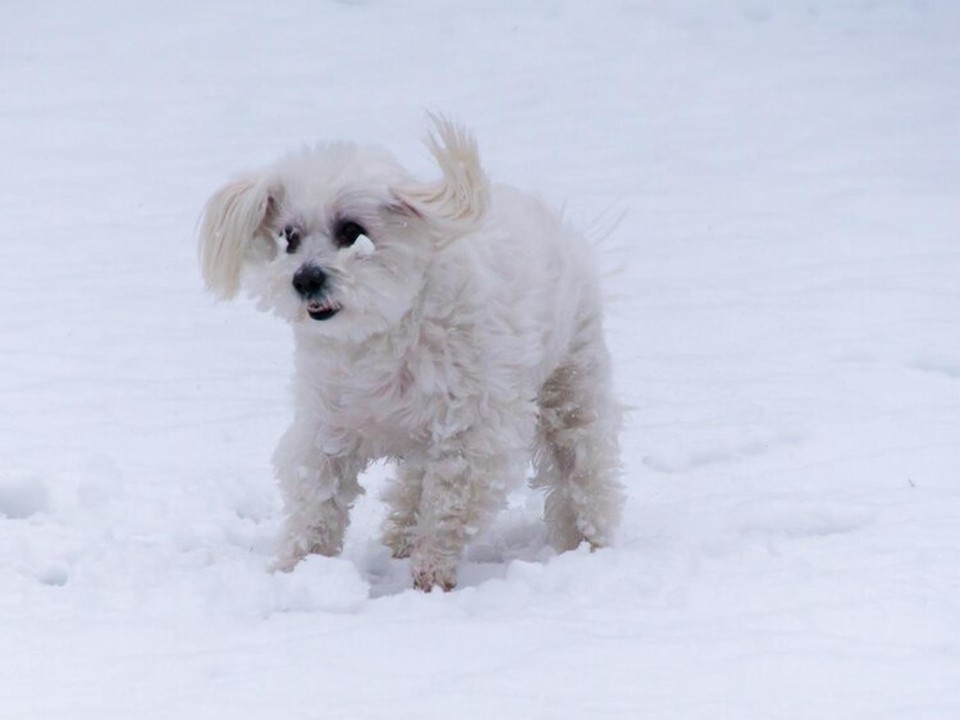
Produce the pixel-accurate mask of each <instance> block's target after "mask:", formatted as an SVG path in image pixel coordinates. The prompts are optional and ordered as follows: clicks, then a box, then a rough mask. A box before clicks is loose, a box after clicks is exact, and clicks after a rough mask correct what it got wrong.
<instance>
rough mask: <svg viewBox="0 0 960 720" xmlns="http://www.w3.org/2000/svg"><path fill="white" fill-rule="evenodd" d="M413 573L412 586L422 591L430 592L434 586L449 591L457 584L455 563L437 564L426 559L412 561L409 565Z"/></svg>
mask: <svg viewBox="0 0 960 720" xmlns="http://www.w3.org/2000/svg"><path fill="white" fill-rule="evenodd" d="M411 573H412V575H413V587H415V588H416V589H417V590H420V591H422V592H430V591H431V590H433V589H434V588H435V587H438V588H440V589H441V590H443V591H444V592H450V591H451V590H453V589H454V588H455V587H456V586H457V567H456V564H453V565H447V564H446V563H444V564H443V565H438V564H436V563H433V562H428V561H419V562H418V561H417V560H416V559H415V560H414V562H413V566H412V567H411Z"/></svg>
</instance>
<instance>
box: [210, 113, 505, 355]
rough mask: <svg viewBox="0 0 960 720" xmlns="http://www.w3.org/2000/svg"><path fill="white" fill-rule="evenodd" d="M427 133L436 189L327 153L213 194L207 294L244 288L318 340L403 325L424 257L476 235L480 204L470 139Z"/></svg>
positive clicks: (383, 165) (297, 158) (302, 156)
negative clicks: (437, 170)
mask: <svg viewBox="0 0 960 720" xmlns="http://www.w3.org/2000/svg"><path fill="white" fill-rule="evenodd" d="M434 123H435V128H436V133H435V134H432V135H431V136H430V137H429V138H428V140H427V145H428V147H429V148H430V151H431V152H432V154H433V156H434V157H435V158H436V160H437V162H438V164H439V166H440V169H441V171H442V173H443V174H442V178H441V179H440V180H439V181H438V182H436V183H430V184H424V183H418V182H416V181H414V180H413V179H412V178H411V177H410V176H409V175H408V174H407V173H406V171H404V170H403V168H401V167H400V166H399V165H398V164H397V163H396V162H395V161H394V160H393V159H392V158H391V157H390V156H389V155H387V154H386V153H384V152H382V151H378V150H375V149H370V148H361V147H356V146H353V145H328V146H320V147H316V148H313V149H305V150H303V151H301V152H299V153H296V154H291V155H289V156H287V157H285V158H283V159H281V160H280V161H279V162H277V163H275V164H274V165H272V166H270V167H268V168H266V169H264V170H262V171H260V172H256V173H254V174H251V175H248V176H246V177H243V178H241V179H238V180H236V181H234V182H232V183H229V184H227V185H226V186H224V187H223V188H221V189H220V190H218V191H217V192H216V193H215V194H214V195H213V197H211V198H210V200H209V201H208V202H207V205H206V207H205V209H204V213H203V218H202V220H201V223H200V264H201V268H202V272H203V278H204V281H205V282H206V285H207V287H208V289H210V290H211V291H212V292H213V293H215V294H216V295H218V296H219V297H221V298H232V297H234V296H235V295H236V294H237V292H238V290H239V289H240V287H241V285H244V286H246V287H247V288H248V289H249V290H250V292H251V293H252V294H253V295H254V296H256V297H257V298H258V300H259V306H260V307H261V308H263V309H269V310H273V311H274V312H276V313H277V314H279V315H280V316H282V317H284V318H285V319H287V320H289V321H290V322H292V323H295V324H300V325H301V327H302V328H303V329H308V330H309V331H310V332H317V333H320V334H323V335H329V336H336V337H343V338H353V339H361V338H363V337H366V336H369V335H370V334H372V333H375V332H378V331H384V330H389V328H391V327H392V326H394V325H395V324H396V323H398V322H400V321H401V320H402V319H403V317H404V316H405V315H407V314H408V313H409V312H410V311H411V309H412V308H413V307H415V305H416V303H417V301H418V298H419V297H420V296H421V294H422V292H423V289H424V284H425V282H426V272H427V268H428V267H429V264H430V262H431V258H432V256H433V253H435V252H437V251H438V250H439V249H440V248H442V247H443V246H444V245H445V244H447V243H449V242H451V241H453V240H455V239H457V238H458V237H460V236H462V235H465V234H468V233H470V232H471V231H473V230H475V229H477V227H478V226H479V224H480V223H481V222H482V220H483V216H484V213H485V212H486V208H487V203H488V195H489V186H488V182H487V179H486V176H485V175H484V173H483V170H482V169H481V167H480V161H479V157H478V154H477V150H476V145H475V143H474V141H473V138H472V136H470V135H469V134H468V133H467V132H466V131H464V130H463V129H461V128H459V127H456V126H454V125H452V124H451V123H449V122H447V121H445V120H443V119H441V118H434Z"/></svg>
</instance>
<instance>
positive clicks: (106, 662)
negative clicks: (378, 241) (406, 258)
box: [0, 0, 960, 720]
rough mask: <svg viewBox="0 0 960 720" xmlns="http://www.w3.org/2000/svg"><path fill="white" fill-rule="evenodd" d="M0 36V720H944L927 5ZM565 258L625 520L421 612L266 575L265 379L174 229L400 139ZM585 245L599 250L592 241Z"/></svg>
mask: <svg viewBox="0 0 960 720" xmlns="http://www.w3.org/2000/svg"><path fill="white" fill-rule="evenodd" d="M3 15H4V18H3V22H2V24H0V98H2V99H0V217H2V224H0V233H2V235H3V237H2V238H0V369H2V372H0V398H2V414H0V460H2V464H0V718H3V719H4V720H6V719H8V718H9V719H10V720H36V719H40V718H49V719H51V720H52V719H57V720H61V719H63V718H70V719H71V720H94V719H96V720H104V719H114V718H116V719H124V720H127V719H133V718H135V719H136V720H150V719H153V718H156V719H161V718H178V719H190V720H198V719H207V718H209V719H220V718H230V719H231V720H248V719H253V718H257V719H259V718H264V719H267V718H269V719H271V720H273V719H276V718H283V719H284V720H299V719H304V720H307V719H311V720H327V719H335V718H344V719H346V718H350V719H358V720H359V719H361V718H363V719H376V718H391V719H407V718H409V719H411V720H413V719H416V720H431V719H433V718H444V719H445V720H447V719H450V718H463V719H464V720H466V719H471V720H473V719H476V720H487V719H494V718H495V719H496V720H514V719H516V720H539V719H543V720H565V719H568V718H569V719H573V718H576V719H577V720H582V719H587V718H590V719H596V720H604V719H606V718H617V719H624V720H627V719H631V720H632V719H635V718H636V719H640V718H651V719H654V720H660V719H663V720H691V719H697V720H718V719H723V718H730V719H732V720H751V719H767V718H769V719H789V720H794V719H797V720H799V719H801V718H802V719H809V720H834V719H838V720H850V719H857V718H871V719H877V720H879V719H881V718H882V719H888V718H889V719H893V718H904V719H909V720H930V719H938V720H956V718H958V717H960V42H958V41H960V3H955V2H952V1H951V0H943V1H942V2H937V1H936V0H927V1H925V0H914V1H912V2H908V1H907V0H903V2H893V1H890V2H883V1H882V0H876V1H871V0H804V1H802V2H801V1H785V2H777V1H774V0H769V1H765V0H731V2H722V3H711V2H692V1H686V2H673V3H658V2H653V1H652V0H637V1H630V0H620V1H619V2H596V3H587V2H572V1H571V2H546V1H543V2H541V1H535V0H522V1H519V2H506V1H504V2H481V1H480V0H469V1H466V2H460V3H453V2H449V3H441V2H434V1H433V0H410V1H409V2H401V1H400V0H353V1H347V0H344V1H343V2H312V1H308V0H298V1H297V2H293V3H283V2H266V3H264V2H250V1H249V0H245V1H244V2H238V3H214V2H207V1H197V2H190V3H186V2H183V3H173V2H167V3H162V2H157V3H149V4H148V3H142V2H121V1H120V0H115V1H111V0H104V1H102V2H62V3H56V2H29V1H27V0H19V1H17V0H14V1H13V2H8V3H6V4H5V7H4V13H3ZM428 109H429V110H433V109H438V110H442V111H444V112H446V113H449V114H451V115H452V116H454V117H456V118H459V119H461V120H463V121H465V122H467V123H468V124H470V125H472V126H473V127H474V129H475V130H476V132H477V135H478V138H479V141H480V148H481V152H482V153H483V157H484V160H485V164H486V166H487V168H488V171H489V172H490V174H491V176H492V177H493V178H495V179H497V180H501V181H506V182H510V183H512V184H515V185H519V186H522V187H525V188H530V189H535V190H537V191H539V192H541V193H542V194H543V195H544V196H545V197H546V198H548V199H549V200H550V201H551V202H554V203H556V204H564V205H565V206H566V209H567V213H568V215H569V216H570V217H571V218H573V219H574V220H575V221H577V222H579V223H581V224H582V225H583V226H584V227H586V228H588V229H589V231H590V232H591V233H592V234H593V235H594V236H602V235H604V234H607V233H609V237H608V238H607V239H606V240H605V241H604V243H603V245H602V252H603V265H604V267H605V269H606V271H607V291H608V295H609V311H608V329H609V338H610V344H611V346H612V350H613V354H614V356H615V359H616V381H617V387H618V389H619V392H620V394H621V396H622V398H623V399H624V402H626V403H628V404H629V405H630V406H631V407H632V412H631V414H630V416H629V420H628V424H627V428H626V431H625V434H624V437H623V446H624V463H625V480H626V483H627V485H628V489H629V504H628V507H627V511H626V517H625V522H624V526H623V528H622V532H621V534H620V538H619V541H618V543H617V545H616V547H614V548H611V549H608V550H604V551H601V552H598V553H595V554H592V555H591V554H590V553H588V552H586V551H578V552H574V553H570V554H566V555H561V556H557V555H555V554H554V553H552V552H551V551H550V550H549V549H548V548H547V547H546V546H545V543H544V537H543V532H542V528H541V525H540V522H539V513H540V511H541V509H542V508H541V499H540V498H539V497H537V495H536V494H534V493H533V492H532V491H523V492H519V493H517V494H516V495H514V496H512V497H511V503H510V507H509V509H508V510H507V511H506V512H505V513H504V514H503V515H501V516H500V518H499V519H498V521H497V523H496V525H495V526H494V527H493V528H492V529H491V530H490V531H489V532H487V533H485V534H484V535H483V536H482V537H480V538H479V539H478V540H477V541H476V542H475V544H474V545H473V546H472V547H471V548H470V550H469V552H468V556H467V559H466V561H465V562H464V565H463V569H462V582H461V587H459V588H458V589H457V590H456V591H454V592H452V593H449V594H443V593H433V594H431V595H423V594H419V593H416V592H414V591H413V590H411V589H409V586H410V580H409V576H408V569H407V567H406V565H405V564H404V563H403V562H401V561H394V560H391V559H390V558H389V555H388V552H387V551H386V549H384V548H382V547H381V546H380V545H379V544H378V542H377V528H378V525H379V522H380V518H381V513H382V509H381V506H380V504H379V503H378V502H377V494H378V491H379V489H380V488H381V487H382V484H383V479H384V477H385V473H386V469H385V468H382V467H377V468H375V469H374V471H372V472H371V473H370V474H369V475H368V476H367V477H366V479H365V484H366V486H367V489H368V492H367V495H366V496H365V498H364V499H363V500H362V501H361V503H360V504H359V505H358V506H357V508H356V510H355V515H354V524H353V526H352V527H351V530H350V533H349V535H348V538H347V546H346V550H345V553H344V556H343V557H342V558H339V559H322V558H315V559H311V560H310V561H308V562H306V563H304V564H302V565H301V566H299V567H298V569H297V570H296V571H295V572H294V573H292V574H289V575H271V574H269V573H268V572H267V571H266V570H265V567H266V565H267V563H268V562H269V560H270V557H271V546H272V543H273V540H274V538H275V536H276V534H277V531H278V529H279V524H280V521H281V516H280V503H279V497H278V494H277V492H276V490H275V487H274V484H273V480H272V477H271V469H270V454H271V452H272V449H273V447H274V445H275V443H276V441H277V439H278V437H279V435H280V434H281V433H282V431H283V430H284V428H285V426H286V423H287V422H288V419H289V416H290V409H289V408H290V398H289V397H288V379H289V376H290V373H291V347H292V339H291V337H290V335H289V331H288V329H287V328H286V327H285V326H283V325H282V324H281V323H280V322H279V321H277V320H275V319H273V318H271V317H267V316H262V315H260V314H258V313H257V312H256V311H255V310H254V308H253V307H252V306H251V304H250V303H249V302H246V301H241V302H237V303H233V304H216V303H214V302H213V301H212V300H211V299H210V298H209V297H208V296H206V295H204V293H203V291H202V288H201V281H200V278H199V273H198V270H197V267H196V250H195V240H194V230H195V224H196V221H197V218H198V215H199V212H200V208H201V206H202V204H203V203H204V201H205V200H206V198H207V197H208V195H209V194H210V193H211V192H212V191H213V190H214V189H216V188H217V187H219V186H220V184H221V183H222V182H223V181H225V180H226V179H228V178H229V177H230V176H231V175H232V174H234V173H235V172H237V171H240V170H243V169H245V168H249V167H253V166H257V165H260V164H262V163H265V162H269V161H270V160H272V159H273V158H274V157H275V156H277V155H278V154H279V153H281V152H283V151H284V150H286V149H289V148H291V147H296V146H298V145H299V144H301V143H303V142H314V141H316V140H322V139H353V140H358V141H361V142H374V143H379V144H383V145H385V146H387V147H389V148H390V149H392V150H393V151H394V152H395V153H396V155H397V156H398V157H399V158H400V159H401V161H402V162H404V163H405V164H407V165H408V166H409V167H411V168H412V169H413V170H414V171H416V172H418V173H420V174H423V175H429V174H430V173H431V172H432V170H431V165H430V163H429V161H428V156H427V153H426V152H425V151H424V150H423V148H422V147H421V146H420V144H419V139H420V136H421V134H422V131H423V130H424V128H425V114H424V111H425V110H428ZM623 213H626V214H625V216H624V218H623V220H622V222H620V223H619V224H617V222H616V221H617V219H618V218H619V217H620V216H621V215H622V214H623Z"/></svg>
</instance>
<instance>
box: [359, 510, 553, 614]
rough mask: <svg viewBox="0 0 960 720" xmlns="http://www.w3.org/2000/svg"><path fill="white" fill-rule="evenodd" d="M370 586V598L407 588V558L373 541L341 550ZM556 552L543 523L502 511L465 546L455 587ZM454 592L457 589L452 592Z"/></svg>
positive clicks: (498, 575)
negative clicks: (394, 556)
mask: <svg viewBox="0 0 960 720" xmlns="http://www.w3.org/2000/svg"><path fill="white" fill-rule="evenodd" d="M344 555H345V556H346V557H348V558H349V559H350V560H351V561H352V562H354V563H356V565H357V568H358V569H359V570H360V572H361V574H362V575H363V579H364V580H365V581H366V582H367V583H368V584H369V585H370V599H371V600H375V599H377V598H381V597H388V596H391V595H399V594H400V593H402V592H405V591H407V590H410V589H411V587H412V584H411V580H410V561H409V560H396V559H394V558H392V557H391V556H390V551H389V550H388V549H387V548H386V547H384V546H382V545H379V544H377V543H375V542H373V541H371V542H368V543H364V544H363V545H362V546H354V547H353V548H348V549H347V551H346V552H345V553H344ZM555 555H556V551H555V550H554V549H553V548H552V547H550V545H549V543H548V542H547V533H546V528H545V527H544V525H543V523H542V522H538V521H536V520H531V518H530V517H529V516H528V515H526V514H524V513H516V514H513V513H509V512H508V513H504V514H502V515H501V516H500V517H499V518H498V519H497V521H496V522H495V523H494V524H493V525H492V526H491V527H490V528H489V529H488V530H486V531H484V532H483V533H481V534H480V535H479V536H478V537H477V538H475V539H474V541H473V542H472V543H471V544H470V545H469V546H468V547H467V549H466V552H465V553H464V556H463V558H462V559H461V561H460V566H459V578H458V581H457V588H456V589H457V590H461V589H463V588H468V587H475V586H478V585H483V584H484V583H486V582H489V581H491V580H502V579H504V578H506V576H507V572H508V570H509V567H510V563H511V562H513V561H514V560H521V561H524V562H540V563H543V562H547V561H548V560H549V559H550V558H552V557H554V556H555ZM454 592H456V590H455V591H454Z"/></svg>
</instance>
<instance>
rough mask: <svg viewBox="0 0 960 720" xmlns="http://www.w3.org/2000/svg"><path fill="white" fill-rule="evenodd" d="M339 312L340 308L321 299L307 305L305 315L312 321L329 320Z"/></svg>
mask: <svg viewBox="0 0 960 720" xmlns="http://www.w3.org/2000/svg"><path fill="white" fill-rule="evenodd" d="M338 312H340V306H339V305H337V303H335V302H333V301H332V300H328V299H327V298H321V299H319V300H310V301H309V302H308V303H307V314H308V315H310V317H312V318H313V319H314V320H329V319H330V318H332V317H333V316H334V315H336V314H337V313H338Z"/></svg>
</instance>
